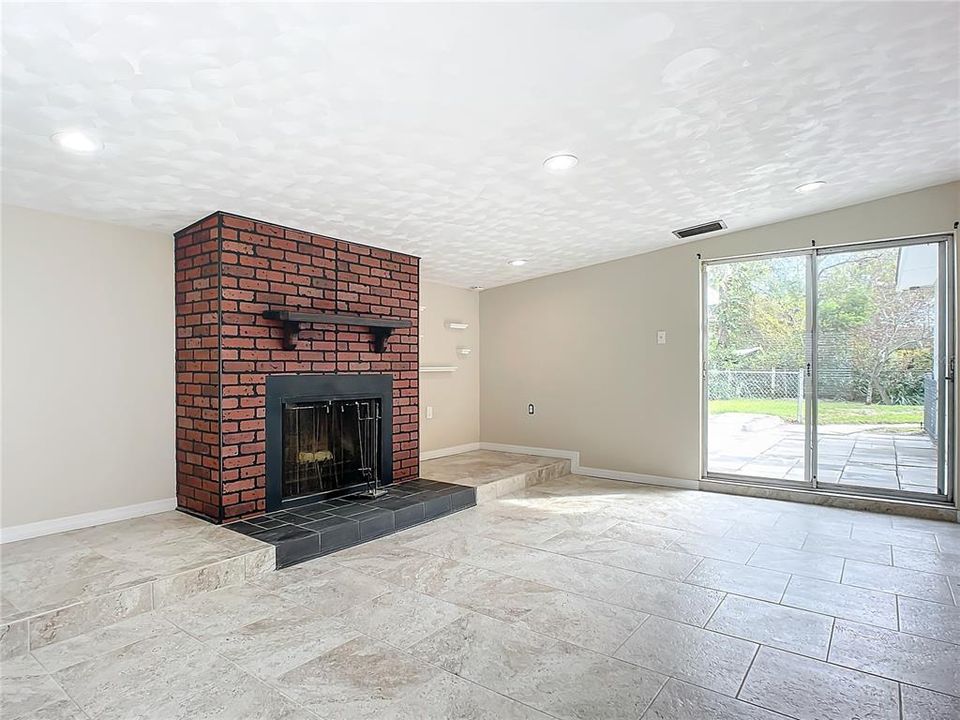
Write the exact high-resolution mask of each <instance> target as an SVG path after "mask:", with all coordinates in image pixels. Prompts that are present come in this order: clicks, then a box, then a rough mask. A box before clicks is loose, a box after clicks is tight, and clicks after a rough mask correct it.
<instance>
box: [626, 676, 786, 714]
mask: <svg viewBox="0 0 960 720" xmlns="http://www.w3.org/2000/svg"><path fill="white" fill-rule="evenodd" d="M785 717H786V716H784V715H780V714H779V713H773V712H770V711H769V710H764V709H763V708H760V707H757V706H756V705H749V704H747V703H745V702H742V701H740V700H735V699H733V698H732V697H728V696H726V695H721V694H720V693H717V692H714V691H712V690H705V689H704V688H701V687H697V686H696V685H691V684H690V683H685V682H682V681H681V680H674V679H670V680H668V681H667V684H666V685H665V686H664V687H663V690H661V691H660V694H659V695H657V699H656V700H654V702H653V705H651V706H650V709H649V710H647V712H645V713H644V715H643V719H642V720H784V719H785Z"/></svg>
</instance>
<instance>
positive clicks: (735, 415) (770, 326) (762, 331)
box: [703, 253, 812, 483]
mask: <svg viewBox="0 0 960 720" xmlns="http://www.w3.org/2000/svg"><path fill="white" fill-rule="evenodd" d="M811 261H812V258H811V255H810V254H809V253H807V254H801V255H792V256H790V255H781V256H775V257H758V258H751V259H746V260H732V261H724V262H717V263H711V264H706V265H705V266H704V289H703V291H704V294H705V297H704V314H705V318H704V319H705V328H704V350H705V362H704V394H705V401H706V412H705V413H704V421H705V422H704V424H705V427H704V431H705V438H706V443H705V452H704V456H705V457H704V465H705V471H706V473H708V474H710V475H715V476H717V475H719V476H742V477H753V478H763V479H766V480H776V481H784V482H791V481H793V482H800V483H803V482H808V479H807V474H806V455H807V452H806V448H807V447H808V446H809V442H808V435H807V432H808V431H807V423H806V422H805V420H806V417H807V409H806V408H807V400H806V396H807V393H806V388H807V382H808V381H807V362H808V344H809V343H808V338H809V326H808V313H807V306H808V299H807V286H808V267H809V266H810V263H811Z"/></svg>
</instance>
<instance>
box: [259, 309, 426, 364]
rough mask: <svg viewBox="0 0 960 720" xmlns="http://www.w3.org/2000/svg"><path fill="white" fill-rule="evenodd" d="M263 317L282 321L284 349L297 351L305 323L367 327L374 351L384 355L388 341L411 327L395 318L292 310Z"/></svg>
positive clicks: (266, 311)
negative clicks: (403, 329) (394, 334)
mask: <svg viewBox="0 0 960 720" xmlns="http://www.w3.org/2000/svg"><path fill="white" fill-rule="evenodd" d="M263 317H265V318H266V319H267V320H280V321H281V322H282V323H283V347H284V348H285V349H287V350H295V349H296V348H297V343H298V342H299V339H300V338H299V335H300V328H301V325H302V324H303V323H318V324H327V325H353V326H357V327H365V328H368V329H369V330H370V334H371V335H373V350H374V352H377V353H381V354H382V353H383V352H385V351H386V349H387V341H388V340H389V339H390V336H391V335H392V334H393V332H394V330H396V329H397V328H405V327H411V325H412V324H413V323H411V322H410V321H409V320H399V319H394V318H376V317H362V316H360V315H337V314H334V313H308V312H295V311H292V310H265V311H264V313H263Z"/></svg>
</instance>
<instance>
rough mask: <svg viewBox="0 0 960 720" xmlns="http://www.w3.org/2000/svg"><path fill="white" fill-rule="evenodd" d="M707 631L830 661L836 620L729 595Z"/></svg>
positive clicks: (708, 624)
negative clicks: (830, 647)
mask: <svg viewBox="0 0 960 720" xmlns="http://www.w3.org/2000/svg"><path fill="white" fill-rule="evenodd" d="M707 629H708V630H716V631H717V632H721V633H724V634H726V635H733V636H734V637H738V638H743V639H744V640H752V641H753V642H756V643H761V644H763V645H767V646H769V647H775V648H779V649H780V650H787V651H789V652H795V653H799V654H800V655H809V656H810V657H815V658H817V659H819V660H826V659H827V649H828V648H829V646H830V632H831V631H832V629H833V618H832V617H829V616H827V615H818V614H816V613H812V612H807V611H806V610H796V609H794V608H790V607H785V606H783V605H775V604H773V603H768V602H764V601H762V600H754V599H753V598H745V597H740V596H739V595H727V597H725V598H724V600H723V602H722V603H720V607H719V608H717V611H716V612H715V613H714V614H713V617H712V618H710V622H708V623H707Z"/></svg>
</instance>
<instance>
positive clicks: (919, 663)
mask: <svg viewBox="0 0 960 720" xmlns="http://www.w3.org/2000/svg"><path fill="white" fill-rule="evenodd" d="M829 661H830V662H831V663H835V664H837V665H844V666H846V667H850V668H855V669H857V670H862V671H864V672H868V673H872V674H874V675H880V676H882V677H886V678H891V679H894V680H899V681H900V682H905V683H909V684H911V685H917V686H918V687H922V688H926V689H928V690H935V691H937V692H942V693H946V694H948V695H955V696H960V645H954V644H952V643H945V642H940V641H938V640H931V639H930V638H924V637H917V636H915V635H908V634H906V633H900V632H896V631H894V630H886V629H884V628H878V627H873V626H871V625H861V624H859V623H854V622H850V621H849V620H837V623H836V626H835V627H834V631H833V641H832V643H831V644H830V657H829Z"/></svg>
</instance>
